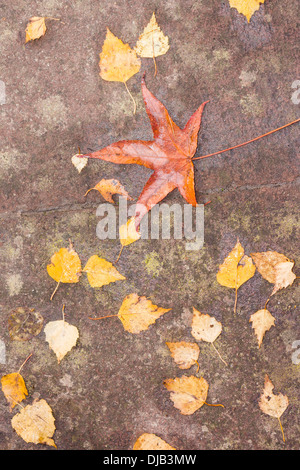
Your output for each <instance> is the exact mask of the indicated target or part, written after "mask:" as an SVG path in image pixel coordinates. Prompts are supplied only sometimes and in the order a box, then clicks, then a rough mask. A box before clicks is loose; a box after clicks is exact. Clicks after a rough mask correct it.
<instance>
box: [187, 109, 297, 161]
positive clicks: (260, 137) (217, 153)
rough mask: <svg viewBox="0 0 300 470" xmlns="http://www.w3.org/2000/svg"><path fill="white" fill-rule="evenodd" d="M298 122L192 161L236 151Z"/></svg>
mask: <svg viewBox="0 0 300 470" xmlns="http://www.w3.org/2000/svg"><path fill="white" fill-rule="evenodd" d="M299 121H300V118H299V119H296V120H295V121H292V122H289V123H288V124H285V125H284V126H281V127H278V128H277V129H273V130H272V131H269V132H267V133H266V134H262V135H260V136H258V137H255V138H254V139H251V140H248V141H247V142H243V143H242V144H238V145H235V146H234V147H229V148H228V149H225V150H220V151H219V152H214V153H209V154H208V155H203V156H202V157H195V158H192V160H201V159H202V158H208V157H212V156H213V155H219V153H224V152H228V151H229V150H233V149H237V148H239V147H242V146H243V145H247V144H250V143H251V142H255V141H256V140H259V139H262V138H263V137H266V136H267V135H270V134H274V132H277V131H280V130H281V129H284V128H285V127H288V126H291V125H292V124H296V123H297V122H299Z"/></svg>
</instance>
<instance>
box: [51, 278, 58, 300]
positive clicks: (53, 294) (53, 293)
mask: <svg viewBox="0 0 300 470" xmlns="http://www.w3.org/2000/svg"><path fill="white" fill-rule="evenodd" d="M59 284H60V281H58V283H57V284H56V287H55V289H54V291H53V292H52V295H51V297H50V300H52V299H53V297H54V296H55V293H56V291H57V289H58V286H59Z"/></svg>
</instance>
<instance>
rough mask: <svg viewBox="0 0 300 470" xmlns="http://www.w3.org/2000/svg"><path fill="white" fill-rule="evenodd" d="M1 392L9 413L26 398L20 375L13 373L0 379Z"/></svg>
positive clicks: (25, 389) (24, 386)
mask: <svg viewBox="0 0 300 470" xmlns="http://www.w3.org/2000/svg"><path fill="white" fill-rule="evenodd" d="M1 386H2V391H3V393H4V395H5V398H6V400H7V401H8V403H9V405H10V411H12V409H13V408H14V407H15V406H16V405H17V404H18V403H20V402H21V401H23V400H24V399H25V398H26V395H28V391H27V388H26V385H25V382H24V379H23V377H22V375H21V374H19V373H18V372H13V373H12V374H7V375H4V376H3V377H2V378H1Z"/></svg>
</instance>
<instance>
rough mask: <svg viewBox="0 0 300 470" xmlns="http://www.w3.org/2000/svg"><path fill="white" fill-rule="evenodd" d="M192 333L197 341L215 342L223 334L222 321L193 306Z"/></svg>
mask: <svg viewBox="0 0 300 470" xmlns="http://www.w3.org/2000/svg"><path fill="white" fill-rule="evenodd" d="M193 313H194V315H193V320H192V335H193V336H194V338H195V339H196V340H197V341H206V342H208V343H213V342H214V341H215V339H217V337H218V336H219V335H220V334H221V331H222V323H221V322H219V321H217V320H216V319H215V317H211V316H210V315H207V314H204V313H201V312H199V311H198V310H196V309H195V308H193Z"/></svg>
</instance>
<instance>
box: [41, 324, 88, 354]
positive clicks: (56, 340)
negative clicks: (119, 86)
mask: <svg viewBox="0 0 300 470" xmlns="http://www.w3.org/2000/svg"><path fill="white" fill-rule="evenodd" d="M44 333H45V335H46V341H47V342H48V343H49V347H50V349H52V351H54V353H55V354H56V357H57V361H58V363H60V361H61V360H62V359H63V358H64V357H65V355H66V354H67V353H68V352H69V351H70V350H71V349H72V348H73V347H74V346H75V345H76V342H77V339H78V338H79V332H78V329H77V328H76V326H73V325H70V324H69V323H67V322H66V321H65V320H57V321H51V322H49V323H47V325H46V326H45V328H44Z"/></svg>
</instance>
